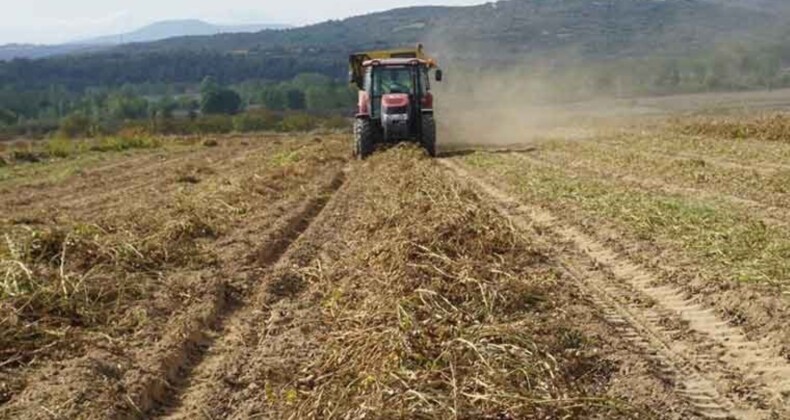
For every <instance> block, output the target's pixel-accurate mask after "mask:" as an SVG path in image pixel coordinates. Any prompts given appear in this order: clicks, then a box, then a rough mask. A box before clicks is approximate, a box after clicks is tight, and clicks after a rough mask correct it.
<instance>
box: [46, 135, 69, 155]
mask: <svg viewBox="0 0 790 420" xmlns="http://www.w3.org/2000/svg"><path fill="white" fill-rule="evenodd" d="M46 150H47V153H48V154H49V155H50V156H54V157H59V158H65V157H69V156H71V155H72V154H74V151H75V145H74V142H73V141H71V140H69V139H65V138H63V137H56V138H53V139H50V140H49V141H48V142H47V147H46Z"/></svg>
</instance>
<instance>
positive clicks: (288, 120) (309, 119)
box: [280, 114, 318, 132]
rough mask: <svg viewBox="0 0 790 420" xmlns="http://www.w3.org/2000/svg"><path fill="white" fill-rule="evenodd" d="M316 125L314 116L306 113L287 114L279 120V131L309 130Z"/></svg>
mask: <svg viewBox="0 0 790 420" xmlns="http://www.w3.org/2000/svg"><path fill="white" fill-rule="evenodd" d="M317 126H318V123H317V121H316V118H315V117H313V116H311V115H308V114H291V115H287V116H286V117H285V118H283V120H282V121H281V122H280V131H285V132H294V131H310V130H314V129H315V128H316V127H317Z"/></svg>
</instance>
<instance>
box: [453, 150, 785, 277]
mask: <svg viewBox="0 0 790 420" xmlns="http://www.w3.org/2000/svg"><path fill="white" fill-rule="evenodd" d="M465 161H466V162H467V163H468V164H470V165H471V166H473V167H475V168H478V169H481V170H483V171H485V172H486V173H494V174H499V175H502V176H503V177H504V178H503V179H504V180H505V181H506V182H507V183H508V184H509V185H510V186H511V187H512V188H513V189H514V190H515V191H517V192H518V193H519V194H520V195H522V196H523V197H525V198H526V199H528V200H530V201H533V202H538V203H540V204H541V205H544V206H547V207H549V208H553V209H555V210H559V211H560V212H562V213H563V214H565V215H567V216H568V217H571V218H573V219H575V220H576V221H577V222H579V223H581V224H584V225H587V226H595V225H596V224H599V223H600V224H604V225H606V224H613V225H614V226H615V227H616V228H617V229H618V230H619V231H620V232H621V233H624V234H626V235H628V236H631V237H634V238H636V239H639V240H642V241H649V242H652V243H655V244H658V245H660V246H662V247H664V248H669V249H671V250H673V251H675V252H677V253H678V254H679V255H683V256H684V258H685V257H691V258H692V259H694V260H695V261H696V262H698V263H699V265H698V266H699V267H705V268H708V269H710V268H713V269H715V271H716V272H717V273H720V274H722V275H724V276H726V278H730V279H735V280H740V281H749V282H768V283H772V284H782V283H784V282H786V279H787V278H788V275H790V235H788V232H787V231H786V230H783V229H779V228H774V227H770V226H766V225H765V224H764V223H762V222H761V221H759V220H758V219H755V218H753V217H750V216H749V215H748V214H745V213H743V212H739V211H737V210H735V209H732V208H727V207H726V206H723V205H713V204H711V203H707V202H704V201H700V200H694V199H688V198H682V197H675V196H669V195H664V194H660V193H650V192H640V191H634V190H630V189H628V188H627V187H625V186H622V185H617V184H613V183H609V182H605V181H601V180H595V179H588V178H577V177H573V176H570V175H567V174H565V173H563V172H561V171H558V170H555V169H551V168H542V167H541V168H538V167H535V166H530V165H529V164H528V163H526V162H524V161H522V160H519V159H517V158H515V157H502V156H493V155H487V154H475V155H471V156H469V157H467V158H465Z"/></svg>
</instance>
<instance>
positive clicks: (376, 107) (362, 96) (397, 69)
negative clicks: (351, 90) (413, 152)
mask: <svg viewBox="0 0 790 420" xmlns="http://www.w3.org/2000/svg"><path fill="white" fill-rule="evenodd" d="M349 65H350V67H351V71H350V75H351V77H350V78H351V83H353V84H354V85H356V86H357V88H359V102H358V106H357V113H356V118H355V120H354V155H355V156H357V157H358V158H359V159H365V158H366V157H368V156H370V155H371V154H372V153H373V151H374V150H375V148H376V144H378V143H395V142H399V141H415V142H419V143H420V144H421V145H422V146H423V147H424V148H425V150H426V151H427V152H428V154H429V155H431V156H436V123H435V121H434V118H433V94H431V83H430V82H431V78H430V74H431V70H435V79H436V81H437V82H440V81H441V80H442V71H441V70H439V69H438V68H437V65H436V61H434V60H433V59H431V58H428V57H427V56H426V55H425V54H424V53H423V50H422V46H421V45H420V46H418V47H417V48H416V49H402V50H386V51H368V52H364V53H359V54H353V55H352V56H351V57H350V58H349Z"/></svg>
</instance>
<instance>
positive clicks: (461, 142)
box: [434, 66, 660, 149]
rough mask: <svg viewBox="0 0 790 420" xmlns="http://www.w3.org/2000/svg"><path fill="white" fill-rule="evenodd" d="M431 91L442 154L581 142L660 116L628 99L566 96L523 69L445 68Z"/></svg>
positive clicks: (565, 88) (563, 89)
mask: <svg viewBox="0 0 790 420" xmlns="http://www.w3.org/2000/svg"><path fill="white" fill-rule="evenodd" d="M445 75H446V79H445V81H444V82H442V83H439V84H436V85H435V87H434V91H435V94H436V96H437V101H436V102H437V105H436V113H437V124H438V127H439V138H440V144H441V146H442V147H443V148H445V149H447V148H450V149H452V148H465V147H481V148H488V147H490V148H509V149H513V148H529V147H531V146H534V145H537V144H538V143H539V142H540V141H541V140H543V139H548V138H557V137H561V138H568V139H584V138H588V137H590V136H592V135H594V134H595V133H598V132H600V130H601V129H602V128H611V127H615V126H617V125H620V124H623V123H624V122H626V121H631V120H637V119H639V118H644V117H648V116H651V115H655V114H657V113H660V111H659V110H657V109H656V107H654V106H650V105H649V104H645V103H643V101H640V100H638V99H633V98H617V97H616V96H613V95H600V94H598V95H592V94H590V93H587V92H582V91H577V92H573V91H571V90H572V89H573V87H572V86H570V85H568V84H563V83H562V82H558V81H556V80H551V78H550V77H544V76H542V75H536V74H529V71H528V67H525V68H515V69H511V70H507V71H503V70H501V69H500V70H487V69H482V70H468V69H463V68H462V67H454V66H446V67H445Z"/></svg>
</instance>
